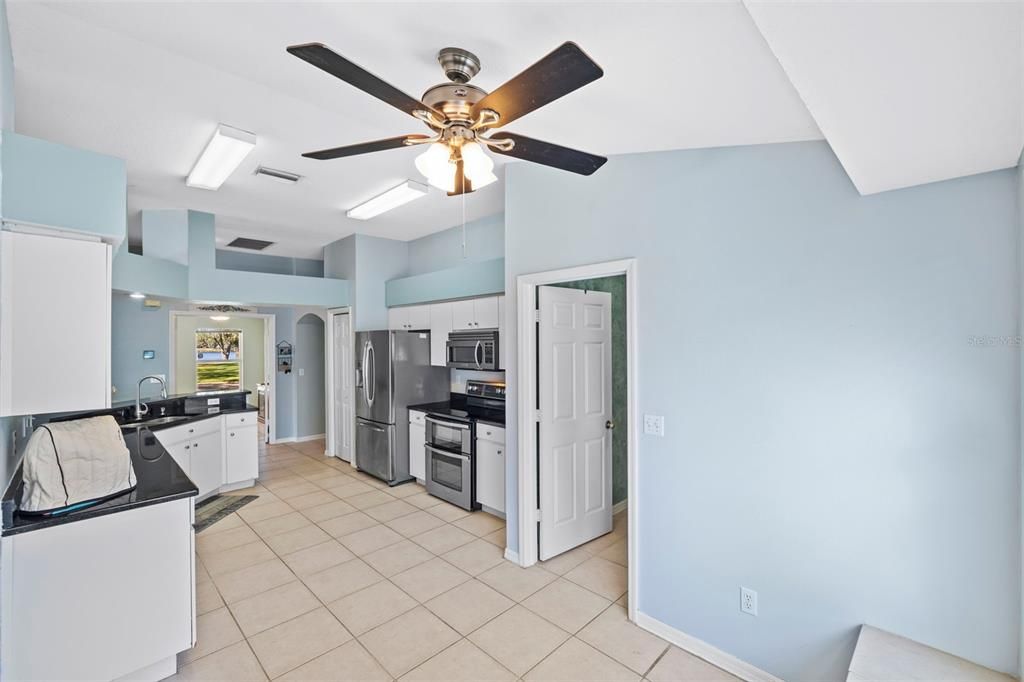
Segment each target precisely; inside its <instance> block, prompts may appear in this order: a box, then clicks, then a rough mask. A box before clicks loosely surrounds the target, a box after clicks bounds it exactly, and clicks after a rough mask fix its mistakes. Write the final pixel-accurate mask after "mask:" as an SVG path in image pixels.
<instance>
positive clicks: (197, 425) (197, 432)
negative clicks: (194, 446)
mask: <svg viewBox="0 0 1024 682" xmlns="http://www.w3.org/2000/svg"><path fill="white" fill-rule="evenodd" d="M176 428H177V429H183V430H184V431H185V433H186V434H187V435H188V438H189V440H192V439H195V438H199V437H200V436H205V435H207V434H210V433H216V432H218V431H220V420H219V419H217V418H216V417H210V418H209V419H200V420H199V421H197V422H194V423H192V424H185V425H184V426H178V427H176Z"/></svg>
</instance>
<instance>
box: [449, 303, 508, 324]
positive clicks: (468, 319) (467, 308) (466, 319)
mask: <svg viewBox="0 0 1024 682" xmlns="http://www.w3.org/2000/svg"><path fill="white" fill-rule="evenodd" d="M452 318H453V319H452V322H453V325H452V328H453V329H459V330H464V329H497V328H498V297H497V296H485V297H483V298H471V299H467V300H465V301H455V302H454V303H453V304H452Z"/></svg>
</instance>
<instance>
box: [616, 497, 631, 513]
mask: <svg viewBox="0 0 1024 682" xmlns="http://www.w3.org/2000/svg"><path fill="white" fill-rule="evenodd" d="M628 507H629V500H628V499H626V500H622V501H621V502H616V503H615V504H613V505H612V516H615V515H616V514H618V513H619V512H621V511H625V510H626V509H627V508H628Z"/></svg>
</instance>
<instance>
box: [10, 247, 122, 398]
mask: <svg viewBox="0 0 1024 682" xmlns="http://www.w3.org/2000/svg"><path fill="white" fill-rule="evenodd" d="M110 266H111V253H110V246H109V245H107V244H104V243H101V242H98V241H85V240H79V239H65V238H61V237H52V236H44V235H38V234H23V233H19V232H6V231H5V232H0V377H3V381H0V416H12V415H28V414H41V413H47V412H63V411H72V410H91V409H102V408H106V407H109V406H110Z"/></svg>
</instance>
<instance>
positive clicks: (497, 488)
mask: <svg viewBox="0 0 1024 682" xmlns="http://www.w3.org/2000/svg"><path fill="white" fill-rule="evenodd" d="M476 500H477V502H479V503H480V504H481V505H483V506H484V507H486V508H487V510H488V511H494V512H498V513H500V514H502V515H504V514H505V429H503V428H501V427H500V426H492V425H490V424H477V427H476Z"/></svg>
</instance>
